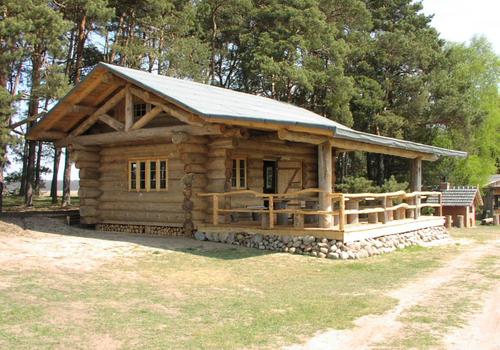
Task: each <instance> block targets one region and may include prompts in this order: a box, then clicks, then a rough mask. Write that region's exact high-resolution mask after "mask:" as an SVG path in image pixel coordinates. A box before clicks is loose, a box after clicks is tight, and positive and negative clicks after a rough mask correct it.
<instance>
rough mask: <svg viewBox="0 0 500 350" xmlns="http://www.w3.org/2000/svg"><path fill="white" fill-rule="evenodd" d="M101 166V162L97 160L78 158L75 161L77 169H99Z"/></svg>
mask: <svg viewBox="0 0 500 350" xmlns="http://www.w3.org/2000/svg"><path fill="white" fill-rule="evenodd" d="M99 166H100V163H99V162H95V161H86V160H78V161H76V162H75V167H76V168H77V169H84V168H93V169H98V168H99Z"/></svg>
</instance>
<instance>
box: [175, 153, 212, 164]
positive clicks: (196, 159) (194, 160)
mask: <svg viewBox="0 0 500 350" xmlns="http://www.w3.org/2000/svg"><path fill="white" fill-rule="evenodd" d="M181 159H182V161H183V162H184V163H186V164H205V163H206V161H207V156H206V155H205V154H200V153H183V154H182V155H181Z"/></svg>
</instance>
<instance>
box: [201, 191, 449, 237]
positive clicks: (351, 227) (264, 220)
mask: <svg viewBox="0 0 500 350" xmlns="http://www.w3.org/2000/svg"><path fill="white" fill-rule="evenodd" d="M198 196H200V197H205V198H208V199H209V200H210V202H211V205H212V216H211V220H210V223H207V224H200V225H198V230H200V231H205V232H210V231H213V232H251V233H258V234H263V235H282V236H284V235H288V236H303V235H312V236H316V237H322V238H329V239H336V240H342V241H344V242H349V241H356V240H361V239H367V238H376V237H380V236H386V235H391V234H398V233H404V232H409V231H415V230H419V229H424V228H429V227H434V226H442V225H444V218H443V217H442V206H441V192H422V191H415V192H411V193H407V192H404V191H399V192H391V193H356V194H344V193H335V192H328V193H325V192H323V191H322V190H320V189H317V188H309V189H304V190H301V191H296V192H290V193H276V194H268V193H260V192H256V191H251V190H242V191H230V192H220V193H198ZM325 199H326V201H327V203H321V204H322V205H323V206H326V207H329V208H330V209H327V210H320V209H319V206H320V202H323V201H325ZM256 200H257V201H260V202H261V205H255V203H256ZM429 209H431V210H429Z"/></svg>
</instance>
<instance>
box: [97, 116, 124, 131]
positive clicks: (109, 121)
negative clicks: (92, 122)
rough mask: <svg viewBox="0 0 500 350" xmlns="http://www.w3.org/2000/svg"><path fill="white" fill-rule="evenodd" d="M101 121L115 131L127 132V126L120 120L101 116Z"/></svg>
mask: <svg viewBox="0 0 500 350" xmlns="http://www.w3.org/2000/svg"><path fill="white" fill-rule="evenodd" d="M99 120H100V121H101V122H103V123H105V124H107V125H109V126H110V127H112V128H113V129H115V130H116V131H123V130H125V125H123V123H122V122H119V121H118V120H116V119H115V118H113V117H111V116H109V115H107V114H101V115H100V116H99Z"/></svg>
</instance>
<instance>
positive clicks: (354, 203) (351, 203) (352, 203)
mask: <svg viewBox="0 0 500 350" xmlns="http://www.w3.org/2000/svg"><path fill="white" fill-rule="evenodd" d="M346 207H347V209H348V210H359V201H358V200H356V199H349V200H348V201H347V203H346ZM347 223H348V224H357V223H359V214H357V213H356V214H347Z"/></svg>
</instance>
